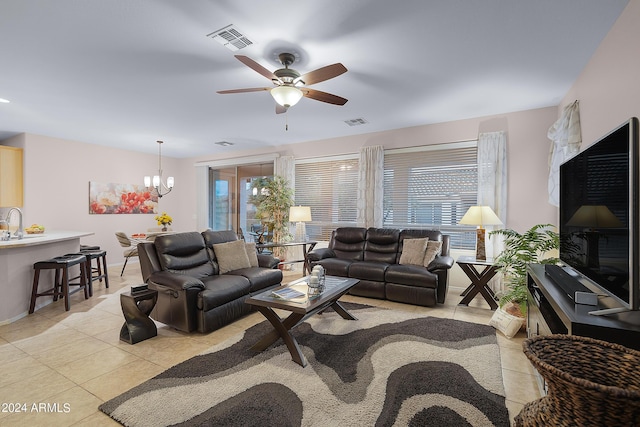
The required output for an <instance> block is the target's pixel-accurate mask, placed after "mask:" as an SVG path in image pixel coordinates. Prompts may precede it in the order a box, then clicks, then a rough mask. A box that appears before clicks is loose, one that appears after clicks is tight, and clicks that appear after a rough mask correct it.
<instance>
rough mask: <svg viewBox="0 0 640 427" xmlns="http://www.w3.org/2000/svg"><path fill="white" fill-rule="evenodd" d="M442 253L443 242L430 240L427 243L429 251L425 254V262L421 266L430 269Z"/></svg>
mask: <svg viewBox="0 0 640 427" xmlns="http://www.w3.org/2000/svg"><path fill="white" fill-rule="evenodd" d="M441 253H442V242H438V241H437V240H430V241H429V242H428V243H427V250H426V251H425V253H424V262H423V263H422V264H421V265H424V266H425V267H428V266H429V264H431V261H433V260H434V259H435V258H436V256H437V255H440V254H441Z"/></svg>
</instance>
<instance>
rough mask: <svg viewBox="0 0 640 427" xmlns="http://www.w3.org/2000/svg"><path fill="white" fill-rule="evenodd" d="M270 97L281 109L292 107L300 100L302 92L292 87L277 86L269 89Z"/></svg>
mask: <svg viewBox="0 0 640 427" xmlns="http://www.w3.org/2000/svg"><path fill="white" fill-rule="evenodd" d="M271 96H273V99H275V100H276V102H277V103H278V104H280V105H282V106H283V107H287V108H289V107H292V106H294V105H296V104H297V103H298V101H300V98H302V91H301V90H300V89H298V88H297V87H293V86H284V85H283V86H277V87H274V88H273V89H271Z"/></svg>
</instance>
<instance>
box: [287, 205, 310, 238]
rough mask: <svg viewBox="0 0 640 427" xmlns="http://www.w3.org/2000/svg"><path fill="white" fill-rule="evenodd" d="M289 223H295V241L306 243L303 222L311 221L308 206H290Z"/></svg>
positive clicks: (305, 230) (305, 231) (305, 229)
mask: <svg viewBox="0 0 640 427" xmlns="http://www.w3.org/2000/svg"><path fill="white" fill-rule="evenodd" d="M289 221H291V222H295V223H296V235H295V241H296V242H305V241H307V228H306V224H305V222H309V221H311V208H310V207H309V206H291V208H289Z"/></svg>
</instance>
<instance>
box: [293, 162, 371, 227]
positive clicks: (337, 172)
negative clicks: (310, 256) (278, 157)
mask: <svg viewBox="0 0 640 427" xmlns="http://www.w3.org/2000/svg"><path fill="white" fill-rule="evenodd" d="M295 175H296V184H295V187H296V188H295V191H296V197H295V203H296V205H300V206H310V207H311V218H312V221H311V222H309V223H307V224H306V230H307V235H308V236H309V238H310V239H313V240H329V238H330V237H331V232H332V231H333V230H334V229H336V228H337V227H355V226H356V219H357V207H356V206H357V203H356V201H357V195H358V157H357V156H356V155H354V156H341V157H331V158H328V157H325V158H319V159H309V160H297V161H296V173H295Z"/></svg>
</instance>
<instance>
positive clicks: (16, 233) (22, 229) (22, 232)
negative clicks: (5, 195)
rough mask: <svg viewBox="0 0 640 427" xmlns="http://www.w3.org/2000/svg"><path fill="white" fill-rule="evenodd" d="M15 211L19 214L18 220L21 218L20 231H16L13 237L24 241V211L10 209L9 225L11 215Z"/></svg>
mask: <svg viewBox="0 0 640 427" xmlns="http://www.w3.org/2000/svg"><path fill="white" fill-rule="evenodd" d="M13 211H17V212H18V218H19V222H18V230H17V231H15V232H14V233H13V235H14V236H16V237H17V238H18V239H22V237H23V236H24V228H23V226H22V211H21V210H20V209H19V208H11V209H9V213H8V214H7V223H8V222H9V220H10V219H11V214H12V213H13Z"/></svg>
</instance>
